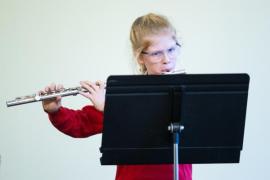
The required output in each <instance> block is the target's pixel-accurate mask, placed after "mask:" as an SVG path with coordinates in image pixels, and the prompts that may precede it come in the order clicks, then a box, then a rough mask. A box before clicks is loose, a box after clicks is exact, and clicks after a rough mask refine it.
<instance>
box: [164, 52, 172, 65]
mask: <svg viewBox="0 0 270 180" xmlns="http://www.w3.org/2000/svg"><path fill="white" fill-rule="evenodd" d="M162 62H163V63H164V64H167V63H169V62H170V57H169V56H168V54H167V53H166V52H163V57H162Z"/></svg>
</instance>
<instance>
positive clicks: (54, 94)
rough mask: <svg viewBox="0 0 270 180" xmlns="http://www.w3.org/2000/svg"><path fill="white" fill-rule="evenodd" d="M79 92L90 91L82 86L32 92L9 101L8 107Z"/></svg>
mask: <svg viewBox="0 0 270 180" xmlns="http://www.w3.org/2000/svg"><path fill="white" fill-rule="evenodd" d="M79 92H88V91H87V90H86V89H83V88H81V87H75V88H67V89H62V90H59V91H53V92H50V93H44V94H40V95H39V94H32V95H28V96H21V97H17V98H15V99H14V100H11V101H7V102H6V104H7V107H10V106H16V105H21V104H26V103H32V102H38V101H43V100H46V99H52V98H55V97H57V96H61V97H64V96H71V95H77V94H79Z"/></svg>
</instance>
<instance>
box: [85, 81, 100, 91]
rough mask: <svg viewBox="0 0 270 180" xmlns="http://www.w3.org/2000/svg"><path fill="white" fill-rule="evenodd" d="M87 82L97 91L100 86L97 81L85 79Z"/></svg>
mask: <svg viewBox="0 0 270 180" xmlns="http://www.w3.org/2000/svg"><path fill="white" fill-rule="evenodd" d="M85 83H86V84H87V85H88V86H90V87H91V88H93V89H94V90H95V91H98V89H99V86H98V85H97V84H96V82H95V83H94V82H91V81H85Z"/></svg>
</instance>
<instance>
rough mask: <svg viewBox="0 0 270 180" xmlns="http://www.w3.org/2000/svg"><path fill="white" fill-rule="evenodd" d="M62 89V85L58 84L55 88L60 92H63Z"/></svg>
mask: <svg viewBox="0 0 270 180" xmlns="http://www.w3.org/2000/svg"><path fill="white" fill-rule="evenodd" d="M63 89H64V86H63V85H62V84H58V85H57V86H56V90H57V91H61V90H63Z"/></svg>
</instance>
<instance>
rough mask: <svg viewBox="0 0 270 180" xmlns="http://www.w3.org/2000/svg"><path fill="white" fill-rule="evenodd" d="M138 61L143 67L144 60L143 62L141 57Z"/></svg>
mask: <svg viewBox="0 0 270 180" xmlns="http://www.w3.org/2000/svg"><path fill="white" fill-rule="evenodd" d="M137 61H138V64H140V65H143V64H144V60H143V58H142V57H139V58H138V59H137Z"/></svg>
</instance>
